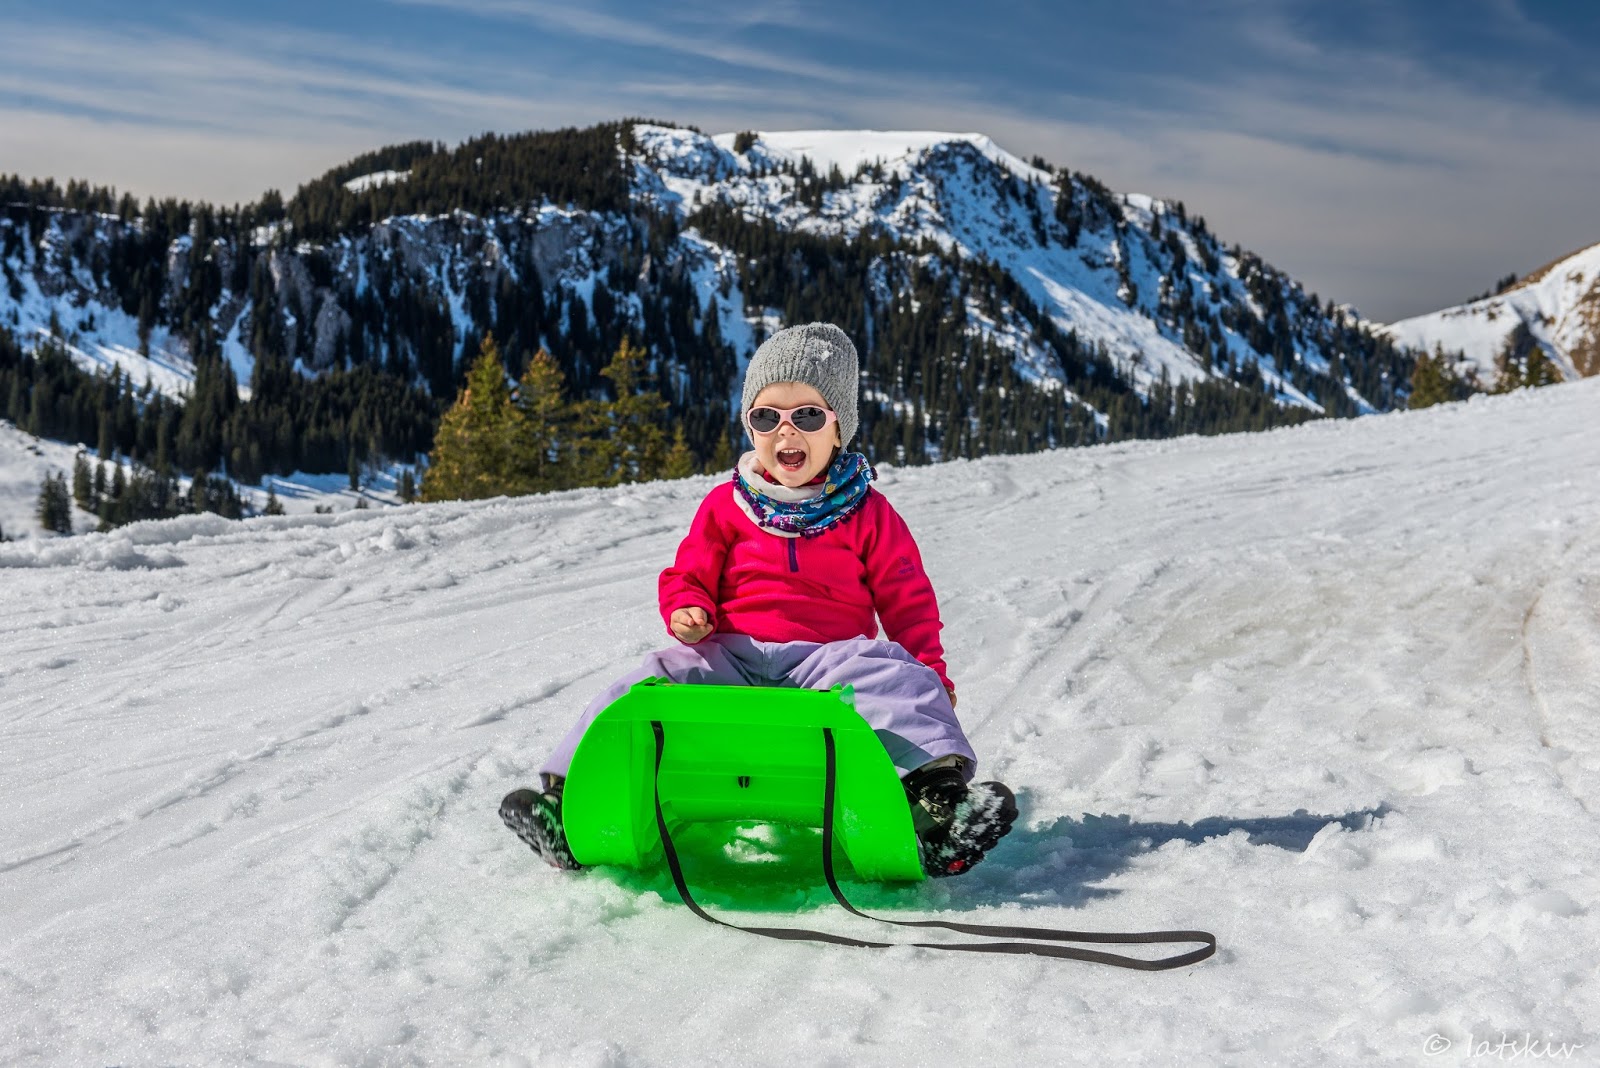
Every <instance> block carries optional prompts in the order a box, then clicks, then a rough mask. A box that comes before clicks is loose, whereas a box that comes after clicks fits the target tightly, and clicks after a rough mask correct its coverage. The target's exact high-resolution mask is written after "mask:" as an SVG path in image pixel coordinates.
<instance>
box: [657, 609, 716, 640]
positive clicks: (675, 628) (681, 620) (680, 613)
mask: <svg viewBox="0 0 1600 1068" xmlns="http://www.w3.org/2000/svg"><path fill="white" fill-rule="evenodd" d="M669 625H670V626H671V627H672V633H674V634H676V635H677V636H678V640H679V641H682V642H687V643H688V644H690V645H693V644H694V643H695V642H697V641H699V640H700V639H701V638H704V637H705V636H706V635H707V634H710V633H711V632H712V631H713V630H715V629H716V628H715V627H713V626H712V625H711V624H710V623H708V622H707V621H706V610H705V609H704V608H680V609H678V610H677V611H676V612H673V613H672V619H671V620H670V621H669Z"/></svg>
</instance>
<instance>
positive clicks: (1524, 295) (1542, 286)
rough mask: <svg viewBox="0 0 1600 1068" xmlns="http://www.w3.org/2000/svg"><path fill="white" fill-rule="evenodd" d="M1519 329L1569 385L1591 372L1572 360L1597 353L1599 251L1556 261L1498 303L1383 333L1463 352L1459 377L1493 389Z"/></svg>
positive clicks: (1404, 323) (1435, 315)
mask: <svg viewBox="0 0 1600 1068" xmlns="http://www.w3.org/2000/svg"><path fill="white" fill-rule="evenodd" d="M1519 323H1522V324H1526V325H1527V327H1528V329H1529V331H1530V333H1532V335H1533V337H1534V339H1535V340H1536V341H1538V342H1539V344H1540V347H1541V348H1543V349H1544V351H1545V355H1547V356H1549V357H1550V358H1551V360H1552V361H1553V362H1554V363H1555V365H1556V366H1557V367H1558V368H1559V369H1560V370H1561V373H1562V374H1563V375H1564V376H1565V377H1566V378H1568V379H1573V378H1577V377H1579V376H1580V374H1584V373H1593V372H1592V370H1591V369H1585V368H1580V367H1578V366H1575V364H1574V358H1573V354H1574V353H1582V352H1588V353H1593V354H1600V244H1596V245H1591V246H1590V247H1588V248H1586V249H1582V250H1581V251H1579V252H1575V253H1573V254H1572V255H1571V256H1568V257H1565V258H1564V259H1561V260H1558V261H1557V262H1555V263H1553V264H1551V265H1550V266H1549V267H1547V268H1545V269H1544V271H1543V272H1535V274H1534V275H1533V276H1531V277H1530V278H1529V279H1526V280H1524V281H1523V282H1521V283H1519V284H1518V285H1516V286H1514V287H1513V288H1511V289H1509V290H1507V291H1506V292H1504V293H1501V294H1499V295H1498V296H1494V297H1487V298H1485V299H1483V300H1476V301H1472V302H1471V303H1469V304H1463V305H1460V306H1459V307H1454V308H1445V309H1444V310H1442V311H1436V312H1432V313H1430V314H1428V315H1419V316H1416V317H1414V318H1411V319H1402V320H1401V321H1400V322H1397V323H1392V324H1390V325H1389V326H1387V327H1383V328H1381V329H1382V330H1383V331H1384V332H1385V333H1387V334H1388V335H1389V336H1390V337H1391V338H1393V339H1394V340H1395V341H1396V342H1397V343H1399V344H1401V345H1408V346H1411V347H1413V348H1420V349H1424V350H1428V351H1432V350H1433V348H1434V347H1435V346H1439V347H1442V348H1443V349H1444V351H1445V352H1446V353H1460V354H1461V355H1463V356H1464V357H1465V358H1466V359H1465V363H1464V364H1463V365H1462V366H1461V367H1460V370H1462V371H1466V370H1469V369H1470V370H1471V371H1472V372H1473V373H1475V374H1476V375H1477V376H1478V378H1479V380H1480V381H1482V382H1483V383H1484V384H1485V385H1493V384H1494V382H1495V380H1496V378H1497V377H1498V375H1497V372H1496V370H1495V359H1496V358H1497V357H1498V356H1499V355H1500V352H1501V350H1502V349H1503V348H1504V347H1505V344H1506V340H1507V339H1508V338H1509V337H1510V336H1511V332H1512V331H1513V330H1514V329H1515V328H1516V326H1517V325H1518V324H1519ZM1591 358H1594V357H1591ZM1586 366H1587V365H1586Z"/></svg>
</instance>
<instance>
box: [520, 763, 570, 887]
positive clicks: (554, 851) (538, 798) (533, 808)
mask: <svg viewBox="0 0 1600 1068" xmlns="http://www.w3.org/2000/svg"><path fill="white" fill-rule="evenodd" d="M543 785H544V792H543V793H540V792H537V791H534V790H529V789H527V788H523V789H521V790H512V791H511V792H510V793H509V794H506V796H505V800H503V801H501V802H500V819H501V820H502V821H503V822H504V823H505V825H506V826H507V827H509V828H511V830H512V831H513V832H514V833H515V834H516V836H517V837H518V838H520V839H522V840H523V841H524V842H527V843H528V845H529V846H531V847H532V848H533V851H534V852H535V853H537V854H539V856H540V858H541V859H543V860H544V862H545V863H546V864H549V865H550V866H551V867H554V868H560V869H562V870H563V871H577V870H579V869H580V868H582V867H583V865H581V864H579V863H578V862H577V861H576V860H573V859H572V850H570V849H568V848H567V834H566V831H564V830H563V829H562V827H561V788H562V786H564V785H565V780H564V779H561V778H559V777H557V776H555V775H545V776H543Z"/></svg>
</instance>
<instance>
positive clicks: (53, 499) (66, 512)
mask: <svg viewBox="0 0 1600 1068" xmlns="http://www.w3.org/2000/svg"><path fill="white" fill-rule="evenodd" d="M35 515H37V516H38V517H39V525H40V526H42V527H44V529H46V530H48V531H52V532H54V533H56V534H71V533H72V495H71V494H70V493H68V492H67V476H66V474H65V473H63V472H59V471H58V472H56V473H55V474H54V475H46V476H45V477H44V482H43V484H41V485H40V487H39V507H38V510H37V511H36V512H35Z"/></svg>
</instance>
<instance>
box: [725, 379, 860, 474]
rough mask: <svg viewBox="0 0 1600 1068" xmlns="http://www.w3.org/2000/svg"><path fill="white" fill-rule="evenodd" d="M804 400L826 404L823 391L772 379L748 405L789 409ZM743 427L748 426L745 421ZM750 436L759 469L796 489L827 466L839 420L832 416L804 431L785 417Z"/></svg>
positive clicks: (837, 439)
mask: <svg viewBox="0 0 1600 1068" xmlns="http://www.w3.org/2000/svg"><path fill="white" fill-rule="evenodd" d="M807 404H814V405H816V406H817V407H819V408H827V407H828V402H827V401H825V400H823V399H822V394H820V393H818V392H817V391H816V389H815V388H813V387H811V386H808V385H806V384H805V383H803V382H774V383H773V384H772V385H770V386H768V387H767V388H766V389H764V390H762V391H761V392H760V393H757V394H756V399H755V400H754V401H753V402H752V403H751V405H750V407H752V408H759V407H762V406H766V407H769V408H781V409H788V408H799V407H801V406H803V405H807ZM829 410H830V411H831V410H832V409H829ZM745 429H746V430H747V431H748V430H749V426H748V424H746V427H745ZM750 440H751V441H752V442H754V443H755V447H756V462H757V463H759V464H760V465H761V467H762V469H763V470H765V471H766V472H767V474H769V475H771V476H772V477H773V478H775V479H777V480H778V482H779V483H780V484H781V485H784V486H788V487H789V488H790V489H795V488H797V487H799V486H804V485H805V484H806V483H807V482H810V481H811V480H812V479H814V478H816V477H817V476H818V475H820V474H822V472H823V471H825V470H827V467H828V464H829V463H830V462H832V460H833V450H834V449H836V448H838V447H839V444H840V441H839V423H838V421H837V420H831V421H829V422H828V424H827V425H826V426H824V427H823V428H822V429H821V430H818V431H815V432H813V433H810V434H807V433H805V432H804V431H802V430H796V429H795V425H794V424H793V423H792V422H790V421H789V420H787V419H785V420H784V421H783V422H782V423H780V424H779V425H778V429H777V430H776V431H774V432H773V433H771V434H756V433H753V432H752V433H751V434H750Z"/></svg>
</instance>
